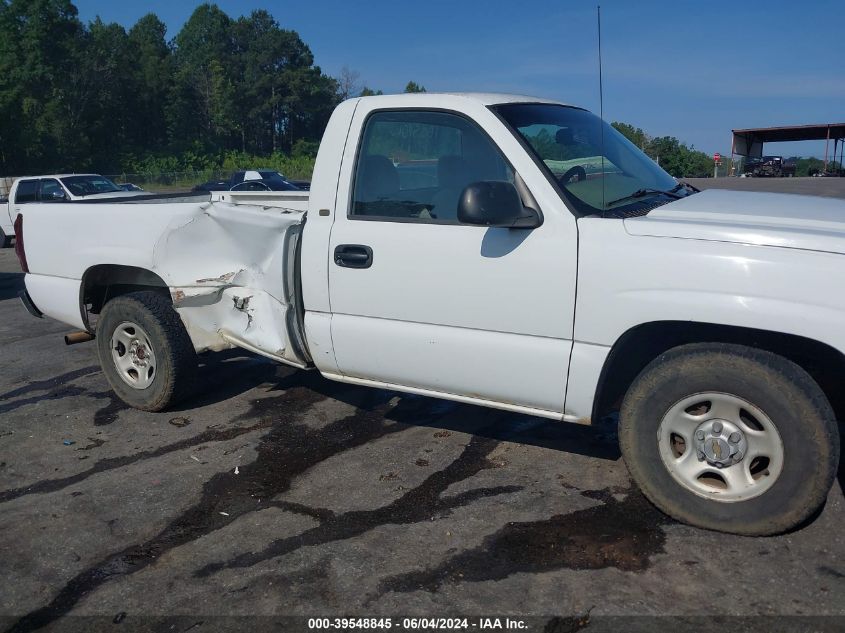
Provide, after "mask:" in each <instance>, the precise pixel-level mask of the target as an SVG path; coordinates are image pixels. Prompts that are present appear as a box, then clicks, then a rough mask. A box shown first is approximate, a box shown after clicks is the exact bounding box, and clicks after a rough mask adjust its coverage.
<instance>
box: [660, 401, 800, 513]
mask: <svg viewBox="0 0 845 633" xmlns="http://www.w3.org/2000/svg"><path fill="white" fill-rule="evenodd" d="M657 442H658V447H659V451H660V459H661V460H662V462H663V465H664V466H665V467H666V469H667V470H668V471H669V473H670V474H671V475H672V477H673V478H674V479H675V481H676V482H678V483H679V484H680V485H681V486H683V487H684V488H686V489H687V490H690V491H692V492H694V493H695V494H697V495H699V496H702V497H706V498H708V499H712V500H715V501H723V502H736V501H745V500H747V499H751V498H753V497H756V496H758V495H761V494H763V493H764V492H766V491H767V490H768V489H769V488H771V487H772V485H773V484H774V483H775V481H777V478H778V477H779V476H780V473H781V471H782V470H783V461H784V446H783V441H782V440H781V437H780V433H778V430H777V427H775V425H774V423H773V422H772V420H771V419H770V418H769V416H768V415H766V413H764V412H763V411H762V410H760V409H759V408H757V407H756V406H754V405H753V404H751V403H750V402H748V401H746V400H743V399H742V398H739V397H738V396H734V395H732V394H727V393H719V392H704V393H698V394H695V395H692V396H689V397H687V398H684V399H683V400H681V401H679V402H677V403H676V404H675V405H673V406H672V407H671V408H670V409H669V411H667V412H666V414H665V415H664V416H663V419H662V420H661V421H660V426H659V427H658V430H657Z"/></svg>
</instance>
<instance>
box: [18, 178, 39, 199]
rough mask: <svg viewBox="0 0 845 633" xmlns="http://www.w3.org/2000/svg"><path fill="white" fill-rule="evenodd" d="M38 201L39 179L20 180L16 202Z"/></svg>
mask: <svg viewBox="0 0 845 633" xmlns="http://www.w3.org/2000/svg"><path fill="white" fill-rule="evenodd" d="M37 201H38V181H37V180H20V181H18V187H17V190H16V191H15V204H27V203H29V202H37Z"/></svg>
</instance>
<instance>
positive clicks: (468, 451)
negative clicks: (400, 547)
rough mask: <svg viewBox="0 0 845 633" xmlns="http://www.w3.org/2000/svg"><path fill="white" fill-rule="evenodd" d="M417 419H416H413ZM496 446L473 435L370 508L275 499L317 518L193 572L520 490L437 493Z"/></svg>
mask: <svg viewBox="0 0 845 633" xmlns="http://www.w3.org/2000/svg"><path fill="white" fill-rule="evenodd" d="M418 423H419V422H418ZM498 445H499V442H498V441H497V440H494V439H490V438H486V437H481V436H478V435H476V436H474V437H473V438H472V440H471V441H470V443H469V444H468V445H467V446H466V447H465V448H464V450H463V452H462V453H461V455H460V456H459V457H458V458H457V459H456V460H454V461H453V462H452V463H450V464H449V465H448V466H447V467H446V468H444V469H443V470H440V471H438V472H436V473H433V474H432V475H430V476H429V477H428V478H426V479H425V480H424V481H423V482H422V483H421V484H420V485H419V486H417V487H415V488H412V489H410V490H408V491H407V492H405V493H404V494H403V495H402V496H401V497H399V498H398V499H397V500H396V501H394V502H392V503H390V504H388V505H385V506H382V507H380V508H376V509H373V510H353V511H349V512H344V513H341V514H334V513H331V512H330V511H327V510H322V509H314V508H307V507H303V506H302V505H301V504H290V503H286V502H278V503H276V504H274V505H276V506H277V507H281V508H283V509H286V510H289V511H292V512H299V513H302V514H307V515H309V516H311V517H313V518H316V519H317V520H319V521H321V523H320V525H318V526H315V527H313V528H311V529H309V530H306V531H304V532H302V533H301V534H296V535H294V536H289V537H285V538H281V539H277V540H275V541H273V542H272V543H270V544H269V545H268V546H267V547H266V548H264V549H263V550H261V551H259V552H248V553H245V554H242V555H240V556H237V557H235V558H234V559H232V560H230V561H228V562H226V563H216V564H211V565H207V566H205V567H203V568H202V569H200V570H199V571H197V572H196V574H195V575H196V576H200V577H202V576H208V575H210V574H213V573H215V572H218V571H220V570H221V569H225V568H243V567H251V566H253V565H256V564H258V563H260V562H262V561H265V560H269V559H271V558H277V557H279V556H284V555H286V554H289V553H291V552H293V551H295V550H297V549H299V548H301V547H311V546H315V545H324V544H326V543H330V542H335V541H342V540H346V539H350V538H354V537H356V536H360V535H361V534H364V533H365V532H369V531H370V530H373V529H375V528H377V527H380V526H384V525H403V524H410V523H419V522H421V521H429V520H431V519H432V518H435V517H443V516H446V515H448V514H450V513H451V511H452V510H454V509H455V508H458V507H461V506H465V505H468V504H469V503H471V502H473V501H475V500H477V499H481V498H484V497H491V496H495V495H501V494H509V493H514V492H519V491H520V490H522V488H521V487H520V486H496V487H490V488H477V489H474V490H469V491H467V492H463V493H461V494H457V495H454V496H450V497H441V494H442V493H443V492H444V491H445V490H446V489H447V488H449V487H450V486H451V485H452V484H455V483H458V482H460V481H464V480H466V479H469V478H470V477H472V476H474V475H476V474H478V473H479V472H480V471H482V470H485V469H489V468H495V467H496V464H495V463H494V462H493V461H491V460H490V459H489V455H490V453H491V452H492V451H493V449H495V448H496V447H497V446H498Z"/></svg>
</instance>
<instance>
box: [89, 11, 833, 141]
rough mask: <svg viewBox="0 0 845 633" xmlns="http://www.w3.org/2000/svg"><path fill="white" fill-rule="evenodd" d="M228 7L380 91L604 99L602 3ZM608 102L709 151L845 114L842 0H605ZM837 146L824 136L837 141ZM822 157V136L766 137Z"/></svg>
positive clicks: (614, 116) (124, 18) (617, 112)
mask: <svg viewBox="0 0 845 633" xmlns="http://www.w3.org/2000/svg"><path fill="white" fill-rule="evenodd" d="M75 4H76V5H77V7H78V8H79V13H80V18H81V19H83V20H85V21H89V20H92V19H93V18H94V17H95V16H97V15H99V16H100V17H101V18H102V19H103V20H105V21H109V22H111V21H113V22H118V23H120V24H123V25H124V26H126V27H127V28H128V27H129V26H131V25H132V24H134V22H135V21H136V20H137V19H138V18H139V17H141V16H142V15H144V14H145V13H148V12H153V13H156V14H157V15H158V16H159V17H160V18H161V19H162V20H163V21H164V22H165V24H167V27H168V38H171V37H173V36H174V35H175V34H176V33H177V32H178V30H179V29H180V28H181V26H182V24H183V23H184V22H185V20H186V19H187V18H188V17H189V16H190V14H191V13H192V11H193V10H194V8H195V7H196V6H197V5H198V4H199V3H198V2H195V1H182V0H169V1H167V0H145V1H144V2H114V0H76V2H75ZM217 4H218V6H220V7H221V8H222V9H223V10H224V11H226V12H227V13H228V14H229V15H230V16H232V17H237V16H239V15H243V14H248V13H249V12H251V11H252V10H254V9H258V8H263V9H267V10H268V11H270V12H271V13H272V14H273V15H274V16H275V18H276V19H277V20H278V21H279V23H280V24H281V25H282V27H284V28H289V29H294V30H296V31H298V32H299V34H300V35H301V36H302V39H303V40H304V41H305V42H306V43H307V44H308V45H309V46H310V47H311V50H312V51H313V52H314V57H315V60H316V63H317V64H318V65H319V66H321V67H322V69H323V70H324V71H325V72H326V73H328V74H330V75H335V76H336V75H337V73H338V72H339V71H340V69H341V68H342V67H343V66H347V67H349V68H350V69H353V70H355V71H357V72H358V73H360V76H361V81H362V82H363V83H366V84H367V85H368V86H370V87H371V88H374V89H381V90H384V91H385V92H398V91H401V90H402V88H403V87H404V85H405V84H406V83H407V82H408V81H409V80H414V81H416V82H418V83H421V84H423V85H424V86H425V87H426V88H427V89H428V90H429V91H430V92H431V91H446V90H462V91H463V90H480V91H502V92H517V93H523V94H530V95H535V96H541V97H548V98H554V99H559V100H561V101H565V102H568V103H573V104H577V105H581V106H584V107H587V108H589V109H591V110H593V111H595V112H598V73H597V54H596V2H589V1H580V0H570V1H562V2H548V1H547V2H535V1H534V0H522V1H520V2H514V1H513V0H509V1H499V0H485V1H484V2H462V1H461V0H451V1H441V0H426V1H425V2H402V1H397V0H393V1H383V0H370V1H369V2H354V1H350V0H346V1H335V0H332V1H321V0H312V1H311V2H302V1H301V0H300V1H298V2H282V1H280V0H263V1H262V0H220V1H219V2H217ZM601 5H602V48H603V57H604V88H605V91H604V110H605V117H606V118H607V119H608V120H620V121H626V122H629V123H632V124H634V125H636V126H638V127H642V128H643V129H644V130H645V131H646V132H648V133H650V134H652V135H656V136H663V135H671V136H676V137H678V138H679V139H681V140H682V141H684V142H686V143H689V144H693V145H694V146H695V147H696V148H698V149H701V150H704V151H706V152H708V153H712V152H714V151H720V152H722V153H726V152H729V151H730V140H731V137H730V130H731V129H732V128H744V127H763V126H770V125H791V124H807V123H828V122H840V121H845V35H843V30H842V29H843V24H845V1H843V0H817V1H814V2H796V1H795V0H792V1H786V0H766V1H764V2H743V1H739V2H737V1H733V2H725V1H718V0H711V1H709V2H702V1H701V0H697V1H691V0H676V1H674V2H673V1H665V2H664V1H657V0H654V1H650V0H640V1H636V2H635V1H631V0H629V1H627V2H626V1H624V0H604V1H602V2H601ZM831 151H832V148H831ZM766 153H769V154H778V153H782V154H784V155H793V154H802V155H817V156H821V155H822V154H823V153H824V143H823V142H821V143H819V142H814V143H790V144H781V145H777V144H772V145H767V146H766Z"/></svg>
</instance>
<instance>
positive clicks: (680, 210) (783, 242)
mask: <svg viewBox="0 0 845 633" xmlns="http://www.w3.org/2000/svg"><path fill="white" fill-rule="evenodd" d="M624 222H625V230H626V231H627V232H628V233H629V234H631V235H650V236H654V237H678V238H684V239H694V240H710V241H717V242H736V243H741V244H753V245H757V246H779V247H782V248H799V249H804V250H811V251H824V252H829V253H843V254H845V201H843V200H837V199H834V198H817V197H814V196H797V195H792V194H782V193H755V192H748V191H728V190H725V189H708V190H705V191H701V192H700V193H696V194H694V195H691V196H689V197H687V198H682V199H680V200H676V201H674V202H671V203H669V204H665V205H663V206H660V207H658V208H657V209H654V210H653V211H651V212H649V213H648V215H644V216H641V217H637V218H629V219H626V220H624Z"/></svg>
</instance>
